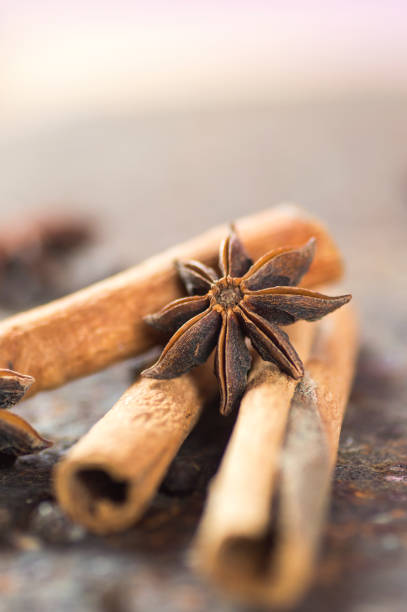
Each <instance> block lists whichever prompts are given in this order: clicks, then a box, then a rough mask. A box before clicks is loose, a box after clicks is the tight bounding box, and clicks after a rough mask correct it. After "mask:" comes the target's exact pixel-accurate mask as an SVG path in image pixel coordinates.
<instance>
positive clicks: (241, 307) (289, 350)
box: [143, 228, 351, 414]
mask: <svg viewBox="0 0 407 612" xmlns="http://www.w3.org/2000/svg"><path fill="white" fill-rule="evenodd" d="M314 251H315V240H314V239H311V240H309V241H308V242H307V243H306V244H305V245H304V246H302V247H299V248H296V249H293V248H285V247H284V248H276V249H274V250H273V251H270V252H269V253H266V254H265V255H263V257H261V258H260V259H259V260H257V261H256V262H255V263H253V262H252V260H251V259H250V257H249V256H248V255H247V253H246V251H245V249H244V247H243V245H242V243H241V242H240V240H239V238H238V236H237V234H236V232H235V231H234V229H233V228H232V231H231V233H230V234H229V236H228V237H227V238H226V239H225V240H224V241H223V243H222V245H221V248H220V253H219V269H220V276H221V277H220V278H219V276H218V274H217V273H216V272H215V270H213V269H212V268H209V267H208V266H207V265H206V264H203V263H201V262H199V261H186V262H178V263H177V269H178V272H179V275H180V277H181V279H182V280H183V282H184V284H185V287H186V289H187V291H188V294H189V296H188V297H184V298H180V299H178V300H175V301H174V302H171V304H168V305H167V306H164V308H162V310H161V311H160V312H158V313H156V314H153V315H150V316H148V318H147V321H148V322H149V323H150V324H151V325H153V326H154V327H156V328H158V329H161V330H163V331H167V332H171V333H172V334H173V335H172V337H171V338H170V340H169V341H168V343H167V345H166V346H165V347H164V350H163V352H162V354H161V356H160V358H159V359H158V361H157V363H155V364H154V365H153V366H151V368H149V369H148V370H145V371H144V372H143V375H144V376H148V377H150V378H174V377H175V376H180V375H181V374H184V373H185V372H188V371H189V370H190V369H191V368H193V367H195V366H196V365H199V364H201V363H203V362H204V361H205V360H206V359H207V358H208V357H209V355H210V354H211V352H212V350H213V349H214V348H215V346H216V347H217V348H216V353H215V372H216V375H217V377H218V381H219V390H220V395H221V407H220V410H221V412H222V414H229V412H230V411H231V410H233V408H234V407H236V406H237V405H238V403H239V401H240V398H241V396H242V395H243V392H244V390H245V387H246V383H247V374H248V372H249V369H250V365H251V355H250V351H249V347H248V345H247V343H246V340H245V336H247V337H248V338H249V339H250V342H251V347H252V348H253V350H255V351H257V353H258V354H259V355H260V357H261V358H262V359H264V360H265V361H271V362H274V363H276V364H277V365H278V367H279V368H280V369H281V370H282V371H283V372H285V373H286V374H288V375H289V376H292V377H293V378H294V379H296V380H298V379H299V378H301V377H302V376H303V374H304V366H303V364H302V361H301V359H300V357H299V356H298V355H297V353H296V351H295V349H294V347H293V346H292V345H291V343H290V340H289V337H288V336H287V334H286V333H285V332H284V331H283V330H282V329H280V327H279V326H280V325H283V326H285V325H290V324H291V323H295V321H298V320H299V319H304V320H305V321H316V320H318V319H320V318H321V317H323V316H325V315H326V314H328V313H329V312H332V311H334V310H336V308H339V307H340V306H343V305H344V304H346V303H347V302H349V300H350V298H351V296H350V295H341V296H337V297H329V296H327V295H323V294H321V293H316V292H315V291H310V290H309V289H303V288H299V287H296V285H298V283H299V282H300V281H301V279H302V277H303V276H304V274H305V273H306V272H307V271H308V269H309V267H310V265H311V262H312V259H313V256H314Z"/></svg>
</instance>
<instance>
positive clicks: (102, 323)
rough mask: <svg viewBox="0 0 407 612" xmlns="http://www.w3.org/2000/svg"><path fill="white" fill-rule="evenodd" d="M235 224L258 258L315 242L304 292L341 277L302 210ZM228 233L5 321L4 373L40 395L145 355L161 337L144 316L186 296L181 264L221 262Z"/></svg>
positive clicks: (0, 338) (328, 242)
mask: <svg viewBox="0 0 407 612" xmlns="http://www.w3.org/2000/svg"><path fill="white" fill-rule="evenodd" d="M236 225H237V230H238V231H239V233H240V235H241V237H242V239H243V242H244V244H245V246H246V248H247V250H248V252H249V253H250V254H251V256H252V257H253V258H254V259H256V258H257V257H259V256H260V255H262V254H263V253H264V252H266V251H268V250H269V249H271V248H274V247H276V246H281V245H284V246H293V247H294V246H299V245H301V244H304V243H305V242H306V241H307V240H308V239H309V238H310V237H311V236H315V237H316V239H317V250H316V255H315V259H314V262H313V264H312V266H311V268H310V270H309V272H308V274H307V275H306V276H305V277H304V279H303V284H304V285H305V286H313V285H315V284H318V283H323V282H327V281H331V280H334V279H335V278H338V277H339V276H340V275H341V271H342V265H341V258H340V255H339V253H338V250H337V248H336V246H335V244H334V243H333V241H332V239H331V237H330V236H329V234H328V233H327V232H326V230H325V229H324V228H323V227H322V226H321V225H320V224H319V223H318V222H317V221H315V220H313V219H310V218H309V217H307V216H306V215H305V213H303V212H301V211H300V210H299V209H297V208H294V207H287V206H284V207H279V208H274V209H271V210H268V211H265V212H263V213H260V214H256V215H252V216H250V217H246V218H243V219H240V220H239V219H238V220H237V223H236ZM226 233H227V228H226V226H220V227H217V228H215V229H213V230H211V231H209V232H207V233H205V234H203V235H201V236H199V237H197V238H195V239H192V240H190V241H189V242H186V243H184V244H182V245H179V246H177V247H174V248H173V249H169V250H168V251H165V252H164V253H162V254H160V255H157V256H156V257H152V258H151V259H148V260H147V261H145V262H143V263H141V264H140V265H138V266H135V267H134V268H131V269H130V270H128V271H126V272H123V273H121V274H118V275H116V276H114V277H111V278H108V279H106V280H105V281H102V282H100V283H97V284H96V285H93V286H91V287H88V288H87V289H84V290H82V291H79V292H77V293H75V294H72V295H69V296H67V297H65V298H63V299H61V300H57V301H55V302H52V303H50V304H47V305H45V306H41V307H39V308H35V309H33V310H31V311H28V312H26V313H22V314H19V315H16V316H13V317H11V318H9V319H6V320H4V321H3V322H2V323H0V367H12V368H13V369H17V370H19V371H21V372H25V373H27V374H30V375H31V376H33V377H35V379H36V383H35V385H33V387H32V389H31V392H36V391H40V390H43V389H50V388H53V387H57V386H59V385H62V384H63V383H65V382H67V381H69V380H72V379H74V378H77V377H80V376H84V375H87V374H90V373H92V372H96V371H98V370H100V369H102V368H104V367H106V366H108V365H110V364H111V363H113V362H115V361H118V360H120V359H124V358H126V357H129V356H131V355H135V354H138V353H142V352H144V351H145V350H147V349H148V348H149V347H151V346H152V345H153V344H154V342H155V339H154V337H153V335H152V334H151V332H150V330H149V329H148V326H147V325H146V324H145V323H144V321H143V316H144V315H146V314H148V313H151V312H156V311H157V310H159V309H160V308H161V307H162V306H163V305H164V304H166V303H168V302H169V301H171V300H173V299H175V298H177V297H179V296H180V295H181V285H180V284H179V281H178V280H177V278H176V272H175V267H174V261H175V260H177V259H181V260H182V259H191V258H192V259H199V260H201V261H203V262H204V263H207V264H210V265H214V264H216V258H217V251H218V248H219V243H220V241H221V239H222V238H224V236H225V234H226Z"/></svg>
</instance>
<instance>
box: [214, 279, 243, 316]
mask: <svg viewBox="0 0 407 612" xmlns="http://www.w3.org/2000/svg"><path fill="white" fill-rule="evenodd" d="M209 293H210V297H211V306H212V307H213V308H215V310H228V309H229V308H233V307H234V306H236V304H238V303H239V302H240V301H241V299H242V298H243V293H242V291H241V289H240V287H239V282H238V281H237V279H234V278H231V277H223V278H221V279H220V280H218V281H217V282H216V283H214V285H213V286H212V289H211V291H210V292H209Z"/></svg>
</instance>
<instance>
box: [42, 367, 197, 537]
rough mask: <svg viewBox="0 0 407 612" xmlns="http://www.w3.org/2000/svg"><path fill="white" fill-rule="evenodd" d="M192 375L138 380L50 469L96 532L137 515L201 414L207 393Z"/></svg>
mask: <svg viewBox="0 0 407 612" xmlns="http://www.w3.org/2000/svg"><path fill="white" fill-rule="evenodd" d="M207 370H208V368H207V367H201V368H200V372H201V377H200V378H202V380H204V379H205V378H206V376H205V372H206V371H207ZM195 376H196V375H193V374H185V375H183V376H180V377H179V378H174V379H171V380H153V379H147V378H140V379H138V380H137V381H136V382H135V383H134V384H133V385H132V386H131V387H130V388H129V389H128V390H127V391H126V392H125V393H124V394H123V395H122V397H121V398H120V399H119V400H118V402H117V403H116V404H115V405H114V406H113V408H112V409H111V410H109V412H107V413H106V415H105V416H104V417H103V418H102V419H100V421H98V422H97V423H96V424H95V425H94V426H93V427H92V429H91V430H90V431H89V432H88V433H87V434H86V435H85V436H84V437H83V438H81V440H80V441H79V442H78V443H77V444H75V445H74V446H73V448H72V449H71V450H70V451H69V452H68V454H67V456H66V457H65V458H64V459H63V460H62V461H61V463H59V464H58V465H57V466H56V468H55V474H54V486H55V491H56V495H57V498H58V501H59V503H60V504H61V506H62V508H63V509H64V510H65V511H66V512H67V514H69V515H70V516H71V517H72V518H73V519H74V520H75V521H77V522H78V523H80V524H82V525H84V526H85V527H87V528H88V529H89V530H90V531H93V532H95V533H101V534H104V533H112V532H115V531H122V530H124V529H126V528H127V527H129V526H131V525H132V524H133V523H134V522H135V521H137V519H139V518H140V517H141V516H142V514H143V513H144V512H145V510H146V508H147V506H148V504H149V502H150V501H151V499H152V498H153V496H154V494H155V492H156V491H157V489H158V487H159V485H160V483H161V481H162V479H163V478H164V476H165V473H166V471H167V469H168V467H169V465H170V463H171V461H172V459H173V458H174V456H175V455H176V453H177V452H178V449H179V447H180V446H181V444H182V442H183V441H184V440H185V438H186V437H187V435H188V434H189V432H190V431H191V430H192V428H193V427H194V425H195V424H196V422H197V420H198V418H199V416H200V413H201V410H202V407H203V404H204V402H205V394H204V393H203V392H202V389H201V385H200V384H197V383H196V379H195Z"/></svg>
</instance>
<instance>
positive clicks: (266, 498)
mask: <svg viewBox="0 0 407 612" xmlns="http://www.w3.org/2000/svg"><path fill="white" fill-rule="evenodd" d="M314 325H315V326H316V330H317V335H316V341H315V342H314V344H313V347H312V351H311V355H310V357H309V358H308V359H307V360H306V374H305V377H304V378H303V380H302V381H301V382H300V383H298V385H297V386H296V388H295V385H293V386H292V388H291V393H288V394H287V392H285V393H282V385H284V384H287V381H288V379H287V377H284V376H283V375H281V374H280V375H279V376H277V377H276V376H275V368H274V372H273V366H271V365H270V364H266V363H264V362H263V363H261V362H259V363H258V370H257V371H253V373H252V377H253V380H252V385H251V386H249V389H248V391H247V392H246V394H245V395H244V397H243V400H242V404H241V408H240V411H239V416H238V420H237V422H236V424H235V428H234V431H233V434H232V437H231V440H230V442H229V445H228V447H227V450H226V452H225V455H224V458H223V460H222V463H221V466H220V468H219V471H218V473H217V475H216V477H215V479H214V481H213V483H212V485H211V489H210V493H209V497H208V500H207V504H206V508H205V511H204V515H203V518H202V522H201V525H200V527H199V531H198V536H197V538H196V542H195V546H194V554H193V557H192V559H193V561H194V564H195V567H196V568H197V569H199V571H201V572H203V573H204V574H206V575H207V576H209V577H210V578H211V579H212V580H213V581H214V582H215V583H216V584H217V586H218V587H220V588H221V589H222V590H224V591H226V592H227V593H228V594H230V595H232V596H233V597H234V598H236V599H239V600H241V601H243V602H248V603H250V605H254V604H258V605H262V606H267V607H270V606H283V607H287V606H290V605H293V604H294V603H295V602H297V601H298V600H299V599H300V598H301V597H302V596H303V594H304V592H305V590H306V589H307V587H308V586H309V584H310V582H311V580H312V577H313V571H314V564H315V561H316V556H317V552H318V547H319V544H320V541H321V535H322V529H323V523H324V519H325V513H326V509H327V505H328V502H329V492H330V480H331V477H332V470H333V467H334V464H335V459H336V453H337V448H338V439H339V432H340V428H341V423H342V419H343V415H344V411H345V408H346V404H347V399H348V395H349V391H350V385H351V382H352V378H353V374H354V369H355V359H356V352H357V345H358V334H357V324H356V320H355V315H354V312H353V310H352V308H350V306H346V307H345V308H343V309H341V310H338V311H337V312H335V313H334V314H333V315H332V316H331V317H330V318H329V319H327V320H326V321H325V320H324V321H321V322H318V323H315V324H314ZM284 379H285V380H284ZM292 382H293V381H292ZM292 382H291V384H292ZM294 388H295V393H294ZM293 393H294V395H293ZM266 398H268V399H267V401H265V399H266ZM291 398H292V399H291ZM282 402H283V403H284V406H283V407H282V405H281V404H282ZM282 408H283V409H282ZM287 418H288V423H287V429H286V430H285V423H286V421H287ZM271 424H272V425H274V424H276V425H277V427H272V426H270V425H271ZM284 432H285V439H284V437H283V434H284ZM283 440H284V442H283ZM279 471H280V475H279V478H276V476H277V475H278V473H279ZM276 494H278V504H276V505H275V506H273V505H272V503H271V502H272V496H275V495H276ZM273 513H275V516H273ZM271 520H272V521H273V523H272V525H271ZM271 527H273V532H272V533H273V537H272V538H271V537H270V535H271Z"/></svg>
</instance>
